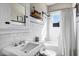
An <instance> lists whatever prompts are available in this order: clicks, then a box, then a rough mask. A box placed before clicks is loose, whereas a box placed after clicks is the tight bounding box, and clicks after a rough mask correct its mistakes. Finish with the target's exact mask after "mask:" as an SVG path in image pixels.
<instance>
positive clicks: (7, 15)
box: [0, 3, 30, 33]
mask: <svg viewBox="0 0 79 59" xmlns="http://www.w3.org/2000/svg"><path fill="white" fill-rule="evenodd" d="M12 4H18V5H20V6H23V7H24V11H23V10H22V11H23V12H24V13H25V14H24V15H26V16H27V17H26V22H25V23H18V22H15V23H14V22H12V21H11V20H13V18H12V17H13V16H12V12H13V11H12V10H13V9H11V8H12ZM18 8H20V7H18ZM18 10H19V11H21V9H18ZM16 12H17V11H16ZM24 15H23V16H24ZM29 15H30V3H26V4H25V3H0V32H1V33H3V32H5V33H13V32H24V31H25V32H28V31H29V29H30V16H29ZM17 16H18V15H17ZM17 16H16V19H17ZM21 24H22V25H21ZM9 30H10V31H9Z"/></svg>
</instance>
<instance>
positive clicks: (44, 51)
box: [40, 42, 57, 56]
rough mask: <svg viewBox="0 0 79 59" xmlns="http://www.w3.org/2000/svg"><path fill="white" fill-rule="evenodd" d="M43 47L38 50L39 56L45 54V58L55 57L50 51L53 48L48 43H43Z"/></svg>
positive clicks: (52, 51) (54, 53)
mask: <svg viewBox="0 0 79 59" xmlns="http://www.w3.org/2000/svg"><path fill="white" fill-rule="evenodd" d="M43 45H44V47H43V48H42V49H41V50H40V52H41V54H45V55H46V56H56V55H57V54H56V52H55V51H54V50H53V49H51V48H52V47H53V45H52V44H50V43H49V42H43Z"/></svg>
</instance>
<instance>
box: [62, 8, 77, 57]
mask: <svg viewBox="0 0 79 59" xmlns="http://www.w3.org/2000/svg"><path fill="white" fill-rule="evenodd" d="M61 11H62V21H61V28H62V54H63V55H65V56H70V55H74V48H75V40H74V39H75V37H74V17H73V8H67V9H63V10H61Z"/></svg>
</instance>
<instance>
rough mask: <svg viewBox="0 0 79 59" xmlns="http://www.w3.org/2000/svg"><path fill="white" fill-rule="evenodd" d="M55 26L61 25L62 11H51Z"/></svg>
mask: <svg viewBox="0 0 79 59" xmlns="http://www.w3.org/2000/svg"><path fill="white" fill-rule="evenodd" d="M51 16H52V24H53V27H60V24H59V23H60V20H61V13H60V11H55V12H52V13H51Z"/></svg>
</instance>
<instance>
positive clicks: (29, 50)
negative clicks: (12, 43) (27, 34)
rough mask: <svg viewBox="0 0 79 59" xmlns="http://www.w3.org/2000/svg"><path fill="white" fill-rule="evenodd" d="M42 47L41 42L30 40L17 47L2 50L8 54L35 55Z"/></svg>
mask: <svg viewBox="0 0 79 59" xmlns="http://www.w3.org/2000/svg"><path fill="white" fill-rule="evenodd" d="M42 47H43V45H42V44H40V43H36V42H28V43H26V44H25V45H20V46H17V47H7V48H3V50H2V52H3V54H4V55H7V56H34V55H35V54H36V53H37V52H38V51H39V50H40V49H41V48H42Z"/></svg>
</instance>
